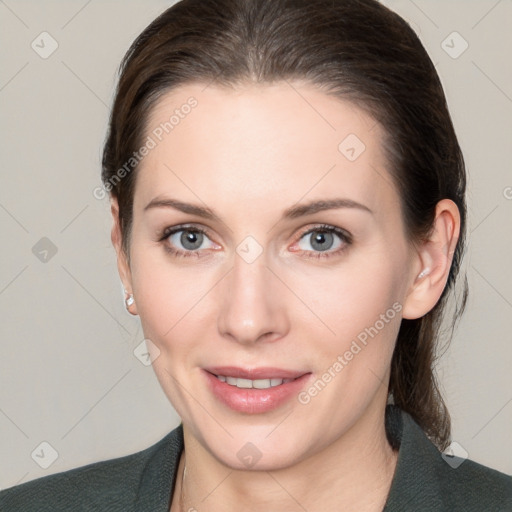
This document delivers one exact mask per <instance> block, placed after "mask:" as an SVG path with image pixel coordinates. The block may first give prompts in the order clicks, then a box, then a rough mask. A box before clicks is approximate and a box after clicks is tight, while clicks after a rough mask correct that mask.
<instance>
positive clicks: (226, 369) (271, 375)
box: [204, 366, 310, 380]
mask: <svg viewBox="0 0 512 512" xmlns="http://www.w3.org/2000/svg"><path fill="white" fill-rule="evenodd" d="M204 370H206V371H207V372H210V373H213V374H214V375H223V376H224V377H237V378H239V379H249V380H258V379H296V378H298V377H302V375H305V374H306V373H310V372H305V371H301V370H285V369H283V368H272V367H259V368H239V367H237V366H211V367H209V368H204Z"/></svg>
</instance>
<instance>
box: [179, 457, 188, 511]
mask: <svg viewBox="0 0 512 512" xmlns="http://www.w3.org/2000/svg"><path fill="white" fill-rule="evenodd" d="M186 474H187V464H186V461H185V455H183V472H182V474H181V489H180V512H185V508H184V507H185V492H184V485H183V483H184V481H185V475H186Z"/></svg>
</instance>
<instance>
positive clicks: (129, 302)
mask: <svg viewBox="0 0 512 512" xmlns="http://www.w3.org/2000/svg"><path fill="white" fill-rule="evenodd" d="M125 302H126V307H127V308H129V307H130V306H131V305H132V304H133V303H134V302H135V299H134V298H133V295H132V294H131V293H129V294H128V297H127V298H126V299H125Z"/></svg>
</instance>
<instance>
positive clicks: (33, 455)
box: [0, 0, 512, 488]
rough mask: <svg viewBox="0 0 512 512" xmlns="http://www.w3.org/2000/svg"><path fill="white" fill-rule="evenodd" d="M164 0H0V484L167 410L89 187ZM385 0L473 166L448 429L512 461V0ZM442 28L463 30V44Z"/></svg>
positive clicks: (469, 447) (123, 437)
mask: <svg viewBox="0 0 512 512" xmlns="http://www.w3.org/2000/svg"><path fill="white" fill-rule="evenodd" d="M171 3H172V2H164V1H160V0H152V1H147V0H146V1H143V2H142V1H138V2H135V1H123V2H121V1H120V0H119V1H101V2H100V1H99V0H92V1H80V2H78V1H49V0H45V1H38V2H36V1H30V2H29V1H22V0H19V1H15V0H5V1H0V19H1V25H0V47H1V52H2V65H1V67H0V109H1V121H0V122H1V127H0V130H1V140H2V151H1V152H0V159H1V165H0V172H1V182H2V186H1V189H0V226H1V243H2V251H1V266H0V311H1V316H2V318H1V324H0V325H1V338H0V339H1V357H0V379H1V385H0V450H1V451H0V460H1V461H2V464H1V465H0V488H6V487H10V486H12V485H14V484H17V483H21V482H25V481H28V480H31V479H34V478H36V477H40V476H43V475H46V474H50V473H55V472H58V471H63V470H66V469H69V468H72V467H76V466H80V465H83V464H86V463H90V462H93V461H97V460H102V459H107V458H112V457H116V456H120V455H124V454H128V453H132V452H135V451H138V450H140V449H143V448H145V447H147V446H149V445H150V444H152V443H154V442H156V441H157V440H159V439H160V438H161V437H163V436H164V435H165V434H166V433H167V432H168V431H169V430H171V429H172V428H173V427H175V426H176V425H177V424H178V423H179V419H178V417H177V415H176V413H175V412H174V411H173V409H172V407H171V406H170V404H169V403H168V401H167V399H166V397H165V396H164V394H163V392H162V391H161V389H160V387H159V384H158V382H157V380H156V377H155V376H154V374H153V370H152V369H151V367H147V366H144V365H143V364H142V363H141V361H140V360H139V359H137V357H135V356H134V353H133V351H134V349H135V348H136V347H137V346H138V345H139V344H140V343H141V341H142V339H143V333H142V331H141V329H140V324H139V320H138V319H137V318H133V317H131V316H130V315H129V314H128V313H127V312H126V311H125V309H124V304H123V296H122V292H121V285H120V280H119V278H118V275H117V269H116V265H115V257H114V256H115V255H114V251H113V249H112V247H111V243H110V222H111V221H110V212H109V204H108V200H107V199H103V200H97V199H95V197H94V196H93V189H94V188H95V187H97V186H99V185H100V177H99V176H100V155H101V147H102V143H103V140H104V135H105V130H106V123H107V116H108V106H109V105H110V103H111V100H112V94H113V87H114V83H115V74H116V70H117V66H118V64H119V62H120V60H121V58H122V56H123V55H124V52H125V51H126V50H127V48H128V46H129V44H130V43H131V42H132V40H133V39H134V38H135V37H136V35H137V34H138V33H139V32H140V31H141V30H142V29H143V28H144V27H145V26H146V25H147V24H148V23H149V22H150V21H151V20H153V19H154V18H155V17H156V16H157V15H158V14H159V13H160V12H162V11H163V10H164V9H165V8H166V7H168V6H169V5H170V4H171ZM385 3H386V5H389V6H390V7H391V8H393V9H394V10H396V11H397V12H398V13H399V14H401V15H402V16H403V17H405V18H406V19H407V20H408V21H409V22H410V23H411V25H412V26H413V28H414V29H415V30H416V31H417V33H418V34H419V35H420V38H421V39H422V41H423V43H424V44H425V46H426V48H427V50H428V51H429V54H430V55H431V57H432V60H433V61H434V63H435V64H436V66H437V69H438V71H439V73H440V76H441V79H442V82H443V85H444V87H445V90H446V94H447V97H448V103H449V105H450V110H451V113H452V115H453V121H454V124H455V127H456V131H457V133H458V136H459V139H460V143H461V145H462V149H463V151H464V154H465V158H466V162H467V167H468V174H469V191H468V202H469V231H470V235H469V246H468V252H467V255H466V257H465V260H464V268H465V270H466V271H467V273H468V280H469V284H470V288H471V297H470V300H469V304H468V309H467V312H466V314H465V316H464V318H463V320H462V322H461V323H460V325H459V328H458V330H457V331H456V333H455V337H454V339H453V343H452V345H451V347H450V348H449V350H448V351H447V352H446V353H445V354H444V356H443V358H442V360H441V362H440V364H439V372H440V376H441V382H442V386H443V389H444V392H445V396H446V399H447V403H448V406H449V409H450V412H451V414H452V420H453V439H454V440H455V441H456V442H457V443H458V444H459V445H460V447H462V449H463V450H465V451H466V452H467V453H468V454H469V457H470V458H471V459H473V460H476V461H478V462H481V463H483V464H486V465H489V466H492V467H495V468H497V469H499V470H501V471H504V472H507V473H509V474H510V473H512V446H511V445H512V442H511V428H510V425H511V424H512V380H511V371H510V367H511V360H512V336H511V327H512V322H511V317H512V273H511V272H510V262H511V261H512V234H511V224H512V222H511V220H512V172H511V161H512V158H511V157H512V154H511V153H512V151H511V147H512V123H511V119H512V115H511V114H512V68H511V62H512V61H511V60H510V50H511V42H512V38H511V34H512V30H511V28H512V27H511V21H512V2H511V1H510V0H501V1H496V0H489V1H487V0H482V1H462V0H459V1H455V0H451V1H443V2H441V1H432V0H414V1H412V0H403V1H392V0H388V1H386V2H385ZM369 29H371V28H369ZM43 31H47V32H48V33H49V34H51V36H52V37H53V38H54V39H55V40H56V41H57V43H58V48H57V50H56V51H55V52H54V53H53V54H52V55H50V56H49V57H48V58H46V59H43V58H41V57H40V55H39V54H38V53H37V52H36V51H35V50H34V49H33V48H32V47H31V43H32V42H33V41H35V43H34V44H38V45H39V47H37V46H36V48H38V51H39V52H42V51H48V50H49V49H50V48H51V41H50V39H48V38H47V36H40V34H41V32H43ZM454 31H456V32H458V33H459V34H460V36H462V38H463V39H464V40H465V41H467V43H468V44H469V47H468V48H467V49H466V51H464V52H463V53H462V54H461V55H459V56H457V58H454V56H455V55H456V54H458V53H460V51H461V50H462V49H463V48H464V46H463V45H464V41H463V40H462V39H460V37H459V36H457V35H455V36H454V35H451V34H452V33H453V32H454ZM42 37H45V38H46V39H44V42H43V43H41V38H42ZM443 41H444V43H443ZM383 44H385V41H383ZM449 53H451V55H450V54H449ZM43 237H46V238H47V239H49V240H50V241H51V244H50V243H49V242H48V240H43V241H41V239H42V238H43ZM52 244H53V245H54V246H55V247H56V249H57V252H56V253H55V254H52V250H51V249H52ZM34 246H35V249H34ZM45 249H46V250H48V251H49V252H48V253H47V254H46V253H44V250H45ZM45 258H46V260H45ZM43 442H46V443H49V445H50V446H51V447H52V448H50V447H49V446H48V445H46V444H43V445H41V443H43ZM458 449H460V448H458ZM52 450H55V452H57V454H58V455H57V458H56V459H55V460H54V461H53V459H54V458H55V454H54V452H53V451H52ZM50 462H51V464H50V465H49V467H47V469H43V468H42V467H41V466H44V465H48V464H49V463H50Z"/></svg>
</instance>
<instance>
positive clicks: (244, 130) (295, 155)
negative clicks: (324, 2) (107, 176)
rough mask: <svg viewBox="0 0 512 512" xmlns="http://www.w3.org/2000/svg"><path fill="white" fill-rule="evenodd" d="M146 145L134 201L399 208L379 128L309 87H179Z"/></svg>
mask: <svg viewBox="0 0 512 512" xmlns="http://www.w3.org/2000/svg"><path fill="white" fill-rule="evenodd" d="M145 138H146V140H149V139H151V140H152V142H153V144H154V147H153V148H152V149H151V151H149V153H148V155H147V156H146V157H145V158H144V159H143V161H142V162H141V165H140V168H139V171H138V172H139V175H138V177H137V186H136V201H139V202H142V201H145V202H146V203H147V202H149V201H150V200H151V199H152V198H153V197H155V196H156V195H159V194H162V193H166V192H167V193H170V194H171V193H172V194H173V195H176V193H177V192H178V191H180V193H182V194H184V196H186V197H184V199H187V198H188V199H191V200H192V199H195V200H196V202H197V197H199V198H205V199H206V198H208V200H209V202H213V203H217V204H215V206H217V205H218V206H219V207H221V206H222V202H223V200H224V201H226V200H228V201H230V202H232V201H233V200H235V199H238V200H240V202H241V203H243V204H244V205H245V207H246V209H247V208H250V206H251V205H254V207H255V208H257V207H260V208H268V204H269V203H272V204H276V205H280V206H282V207H283V208H281V209H284V208H285V207H286V206H289V205H290V204H293V203H296V202H298V201H299V200H300V199H301V198H304V199H307V200H312V199H318V198H324V197H325V196H326V194H327V195H330V196H331V197H334V196H344V197H348V198H350V199H353V200H356V201H360V202H363V203H364V204H367V205H368V206H370V205H371V206H370V207H372V206H373V207H374V208H375V209H377V210H378V209H379V208H380V209H382V208H384V207H386V205H388V206H389V205H390V204H396V203H397V196H396V191H395V189H394V187H393V186H392V183H391V178H390V176H389V175H388V172H387V169H386V167H387V162H386V160H385V156H384V152H383V131H382V128H381V126H380V125H379V124H378V123H376V122H375V120H374V119H373V118H372V117H371V116H369V115H368V114H367V113H365V112H364V111H363V110H362V109H360V108H358V107H356V106H355V105H354V104H352V103H350V102H348V101H344V100H340V99H339V98H335V97H333V96H329V95H327V94H325V93H324V92H322V91H321V90H320V89H319V88H317V87H315V86H313V85H309V84H305V83H300V82H279V83H276V84H272V85H269V84H266V85H247V86H243V87H242V86H241V87H238V88H236V89H228V88H223V87H222V88H221V87H218V86H214V85H209V86H206V85H204V84H187V85H184V86H181V87H179V88H177V89H175V90H173V91H171V92H169V93H167V94H165V95H164V96H163V97H162V98H161V99H160V100H159V101H158V103H157V104H156V105H155V106H154V108H153V109H152V111H151V113H150V115H149V116H148V121H147V124H146V133H145ZM148 138H149V139H148ZM153 144H152V145H153ZM194 195H195V196H196V197H195V198H194Z"/></svg>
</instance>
